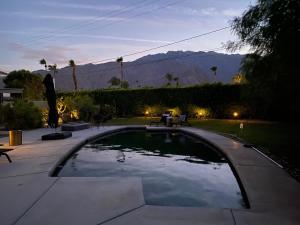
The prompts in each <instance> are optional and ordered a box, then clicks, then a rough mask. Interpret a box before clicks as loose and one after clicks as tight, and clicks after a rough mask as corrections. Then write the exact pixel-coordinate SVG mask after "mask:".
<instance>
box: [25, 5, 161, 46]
mask: <svg viewBox="0 0 300 225" xmlns="http://www.w3.org/2000/svg"><path fill="white" fill-rule="evenodd" d="M147 1H149V0H142V1H138V2H137V3H136V4H135V5H134V6H132V5H131V6H127V7H125V8H123V9H121V10H114V11H113V12H110V13H107V14H104V15H99V16H96V17H94V18H93V19H91V20H89V21H85V22H81V23H77V24H73V25H71V26H67V27H64V28H62V29H59V30H56V31H52V32H49V33H48V34H47V36H46V35H44V36H40V37H37V38H36V39H33V40H31V41H30V42H28V43H29V44H30V43H31V42H34V41H39V40H43V39H51V38H53V37H55V36H57V35H56V33H57V32H62V31H69V30H74V28H75V29H76V28H79V29H80V28H81V27H82V26H83V25H85V26H87V25H90V24H93V23H96V22H99V21H103V20H105V19H100V20H98V18H101V17H107V16H118V15H121V14H124V13H127V12H131V11H133V10H135V9H138V8H142V7H144V6H146V5H149V3H150V4H152V3H153V2H155V0H154V1H150V2H148V3H146V4H145V2H147ZM141 3H143V4H141ZM140 4H141V5H140ZM49 34H50V36H49ZM51 34H52V35H51Z"/></svg>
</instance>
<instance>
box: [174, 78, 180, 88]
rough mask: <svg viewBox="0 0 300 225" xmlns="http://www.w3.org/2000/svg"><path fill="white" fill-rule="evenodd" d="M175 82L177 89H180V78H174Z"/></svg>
mask: <svg viewBox="0 0 300 225" xmlns="http://www.w3.org/2000/svg"><path fill="white" fill-rule="evenodd" d="M173 80H174V81H175V82H176V87H179V77H174V79H173Z"/></svg>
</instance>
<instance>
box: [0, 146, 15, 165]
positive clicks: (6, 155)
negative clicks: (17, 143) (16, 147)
mask: <svg viewBox="0 0 300 225" xmlns="http://www.w3.org/2000/svg"><path fill="white" fill-rule="evenodd" d="M11 150H13V149H12V148H0V157H1V156H2V155H4V156H5V157H6V158H7V160H8V162H10V163H12V161H11V159H10V157H9V155H8V154H7V153H6V152H8V151H11Z"/></svg>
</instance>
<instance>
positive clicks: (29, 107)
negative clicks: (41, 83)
mask: <svg viewBox="0 0 300 225" xmlns="http://www.w3.org/2000/svg"><path fill="white" fill-rule="evenodd" d="M2 111H3V113H2V115H3V120H4V124H5V126H6V128H8V129H14V130H18V129H22V130H25V129H33V128H39V127H42V124H43V123H42V114H41V111H40V110H39V109H38V108H37V107H36V106H34V105H33V103H31V102H25V101H22V100H18V101H16V102H15V103H14V104H13V106H10V105H9V104H8V105H5V106H3V107H2Z"/></svg>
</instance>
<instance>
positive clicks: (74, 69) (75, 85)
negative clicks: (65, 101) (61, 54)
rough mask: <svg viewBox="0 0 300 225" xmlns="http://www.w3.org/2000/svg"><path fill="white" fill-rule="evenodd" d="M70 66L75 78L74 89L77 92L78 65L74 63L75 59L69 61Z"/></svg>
mask: <svg viewBox="0 0 300 225" xmlns="http://www.w3.org/2000/svg"><path fill="white" fill-rule="evenodd" d="M69 66H71V67H72V77H73V82H74V88H75V91H77V88H78V87H77V79H76V64H75V62H74V60H73V59H71V60H70V61H69Z"/></svg>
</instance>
